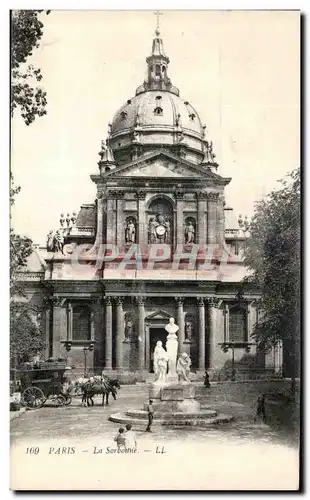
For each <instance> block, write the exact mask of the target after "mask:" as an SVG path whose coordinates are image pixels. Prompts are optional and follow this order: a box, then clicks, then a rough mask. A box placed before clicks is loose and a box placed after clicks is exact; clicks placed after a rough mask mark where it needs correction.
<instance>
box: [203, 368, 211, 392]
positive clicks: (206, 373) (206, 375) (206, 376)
mask: <svg viewBox="0 0 310 500" xmlns="http://www.w3.org/2000/svg"><path fill="white" fill-rule="evenodd" d="M203 385H204V386H205V387H208V388H209V387H211V385H210V380H209V374H208V372H207V370H206V371H205V379H204V383H203Z"/></svg>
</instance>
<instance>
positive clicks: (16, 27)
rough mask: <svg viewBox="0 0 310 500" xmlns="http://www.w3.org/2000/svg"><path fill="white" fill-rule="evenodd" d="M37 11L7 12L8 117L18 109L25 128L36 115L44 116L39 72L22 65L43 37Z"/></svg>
mask: <svg viewBox="0 0 310 500" xmlns="http://www.w3.org/2000/svg"><path fill="white" fill-rule="evenodd" d="M41 12H42V11H41V10H16V11H12V13H11V77H12V80H11V116H13V115H14V112H15V110H16V109H17V108H18V109H20V113H21V116H22V118H23V119H24V122H25V123H26V125H30V124H31V123H32V122H33V121H34V120H35V118H36V116H43V115H45V114H46V109H45V108H46V104H47V101H46V92H45V91H44V90H43V89H42V88H41V87H40V86H39V85H37V82H40V81H41V80H42V73H41V70H40V69H38V68H35V67H34V66H33V65H32V64H30V65H28V66H27V65H26V61H27V59H28V58H29V57H30V56H31V55H32V53H33V50H34V49H35V48H38V47H39V42H40V40H41V38H42V35H43V23H42V21H41V20H40V13H41ZM46 14H49V11H46Z"/></svg>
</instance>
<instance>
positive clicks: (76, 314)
mask: <svg viewBox="0 0 310 500" xmlns="http://www.w3.org/2000/svg"><path fill="white" fill-rule="evenodd" d="M72 339H73V340H91V331H90V310H89V308H88V307H87V306H75V307H73V312H72Z"/></svg>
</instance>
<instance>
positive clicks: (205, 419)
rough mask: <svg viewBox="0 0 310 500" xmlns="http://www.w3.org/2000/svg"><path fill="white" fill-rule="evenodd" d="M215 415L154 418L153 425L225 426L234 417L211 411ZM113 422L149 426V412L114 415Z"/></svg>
mask: <svg viewBox="0 0 310 500" xmlns="http://www.w3.org/2000/svg"><path fill="white" fill-rule="evenodd" d="M209 412H211V413H212V414H213V415H212V416H211V415H210V414H209V415H206V413H208V411H202V412H201V413H197V414H184V413H178V414H177V415H175V414H168V415H167V416H166V415H165V416H160V417H158V418H156V417H155V418H154V423H153V425H155V426H156V425H157V424H159V425H167V426H171V427H209V426H213V425H218V424H225V423H229V422H231V421H232V420H233V419H234V417H233V416H232V415H225V414H223V413H219V414H217V412H216V411H215V410H209ZM109 420H110V421H111V422H116V423H119V424H123V425H125V424H127V423H131V424H132V425H138V426H141V424H144V425H145V426H146V425H147V422H148V419H147V412H146V411H143V410H133V411H128V412H125V413H114V414H113V415H111V416H110V417H109Z"/></svg>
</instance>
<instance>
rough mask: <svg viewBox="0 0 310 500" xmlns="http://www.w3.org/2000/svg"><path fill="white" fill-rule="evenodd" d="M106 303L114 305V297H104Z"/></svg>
mask: <svg viewBox="0 0 310 500" xmlns="http://www.w3.org/2000/svg"><path fill="white" fill-rule="evenodd" d="M103 300H104V303H105V305H106V306H111V305H112V297H104V299H103Z"/></svg>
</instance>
